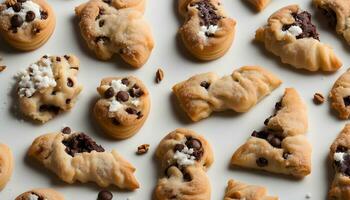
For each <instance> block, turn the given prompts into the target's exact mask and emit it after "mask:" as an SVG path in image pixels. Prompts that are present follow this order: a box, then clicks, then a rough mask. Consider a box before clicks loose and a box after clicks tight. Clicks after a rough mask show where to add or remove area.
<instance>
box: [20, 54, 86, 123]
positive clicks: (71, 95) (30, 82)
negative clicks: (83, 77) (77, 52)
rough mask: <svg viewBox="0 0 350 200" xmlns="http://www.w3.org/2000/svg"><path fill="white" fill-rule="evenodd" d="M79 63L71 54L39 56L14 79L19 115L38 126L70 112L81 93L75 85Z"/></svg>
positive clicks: (78, 85) (80, 87)
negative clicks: (21, 114)
mask: <svg viewBox="0 0 350 200" xmlns="http://www.w3.org/2000/svg"><path fill="white" fill-rule="evenodd" d="M78 71H79V60H78V58H77V57H76V56H74V55H65V56H61V57H59V56H47V55H45V56H43V57H42V58H40V60H38V61H37V62H36V63H33V64H31V65H30V66H29V67H28V68H27V69H25V70H22V71H20V73H18V75H17V79H18V96H19V107H20V110H21V111H22V113H23V114H24V115H25V116H28V117H29V118H31V119H33V120H36V121H39V122H41V123H44V122H47V121H49V120H50V119H52V118H53V117H55V116H56V115H57V114H59V113H60V112H65V111H68V110H70V109H71V108H72V107H73V106H74V104H75V102H76V100H77V96H78V95H79V93H80V92H81V90H82V86H81V85H80V84H79V83H78V80H77V75H78Z"/></svg>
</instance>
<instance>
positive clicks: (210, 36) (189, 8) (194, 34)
mask: <svg viewBox="0 0 350 200" xmlns="http://www.w3.org/2000/svg"><path fill="white" fill-rule="evenodd" d="M178 9H179V13H180V14H181V15H182V17H183V18H185V23H184V25H182V27H181V28H180V30H179V34H180V36H181V38H182V41H183V43H184V45H185V47H186V48H187V49H188V50H189V52H190V53H191V54H193V55H194V56H195V57H196V58H198V59H200V60H214V59H217V58H220V57H221V56H223V55H224V54H225V53H226V52H227V51H228V50H229V49H230V47H231V45H232V42H233V39H234V36H235V30H236V28H235V27H236V21H235V20H233V19H232V18H229V17H228V16H227V14H226V13H225V11H224V9H223V6H222V5H221V2H220V1H219V0H179V8H178Z"/></svg>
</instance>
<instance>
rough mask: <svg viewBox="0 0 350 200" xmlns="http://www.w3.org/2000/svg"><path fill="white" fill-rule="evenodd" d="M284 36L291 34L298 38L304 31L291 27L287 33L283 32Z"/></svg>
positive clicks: (297, 27)
mask: <svg viewBox="0 0 350 200" xmlns="http://www.w3.org/2000/svg"><path fill="white" fill-rule="evenodd" d="M282 32H283V33H284V34H290V35H293V36H298V35H300V34H302V33H303V29H301V28H300V27H299V26H295V25H293V26H291V27H289V29H288V30H286V31H282Z"/></svg>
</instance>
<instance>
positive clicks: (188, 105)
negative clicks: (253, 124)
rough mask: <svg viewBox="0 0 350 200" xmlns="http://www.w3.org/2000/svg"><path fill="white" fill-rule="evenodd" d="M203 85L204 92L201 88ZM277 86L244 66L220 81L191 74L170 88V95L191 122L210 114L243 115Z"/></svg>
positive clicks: (264, 74)
mask: <svg viewBox="0 0 350 200" xmlns="http://www.w3.org/2000/svg"><path fill="white" fill-rule="evenodd" d="M205 82H206V83H208V84H209V86H208V89H206V88H205V87H203V85H202V83H205ZM280 84H281V80H280V79H279V78H278V77H277V76H275V75H274V74H272V73H271V72H269V71H267V70H265V69H263V68H261V67H258V66H245V67H241V68H239V69H237V70H235V71H233V73H232V74H231V75H230V76H224V77H221V78H220V77H219V76H218V75H217V74H215V73H213V72H210V73H205V74H199V75H195V76H193V77H191V78H189V79H188V80H186V81H183V82H180V83H178V84H176V85H175V86H173V92H174V94H175V95H176V96H177V99H178V100H179V102H180V105H181V107H182V108H183V110H184V111H185V112H186V113H187V115H188V116H189V117H190V118H191V119H192V121H199V120H201V119H204V118H207V117H208V116H209V115H210V114H211V113H212V112H213V111H223V110H233V111H235V112H247V111H248V110H249V109H250V108H252V107H253V106H254V105H255V104H256V103H258V102H259V101H260V100H261V99H262V98H263V97H265V96H267V95H268V94H270V93H271V92H272V91H273V90H274V89H275V88H277V87H278V86H279V85H280ZM201 85H202V86H201Z"/></svg>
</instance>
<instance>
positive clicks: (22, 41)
mask: <svg viewBox="0 0 350 200" xmlns="http://www.w3.org/2000/svg"><path fill="white" fill-rule="evenodd" d="M31 1H32V2H34V3H36V4H38V5H39V6H40V9H41V11H44V12H46V13H47V19H42V18H40V19H39V18H38V19H35V20H34V21H32V22H28V23H27V22H25V23H24V25H22V26H21V27H19V28H17V29H16V30H17V31H13V28H12V26H11V18H12V16H14V15H15V14H14V13H8V14H4V11H5V10H6V9H7V6H6V4H9V5H13V4H15V3H16V2H17V0H6V1H5V2H4V3H2V4H0V34H1V35H2V36H3V37H4V39H5V40H6V41H7V42H8V43H9V44H10V45H11V46H13V47H15V48H17V49H19V50H24V51H30V50H35V49H37V48H39V47H40V46H42V45H44V44H45V43H46V41H47V40H48V39H49V38H50V36H51V35H52V33H53V31H54V29H55V26H56V16H55V13H54V11H53V9H52V8H51V6H50V5H49V4H48V3H47V2H46V0H31ZM23 20H25V19H23Z"/></svg>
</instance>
